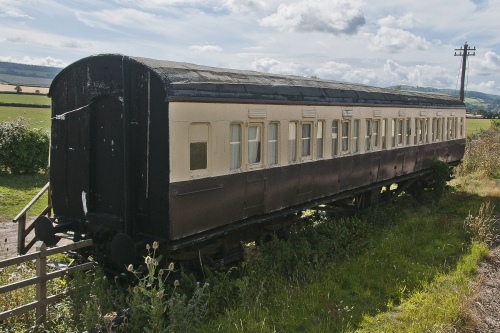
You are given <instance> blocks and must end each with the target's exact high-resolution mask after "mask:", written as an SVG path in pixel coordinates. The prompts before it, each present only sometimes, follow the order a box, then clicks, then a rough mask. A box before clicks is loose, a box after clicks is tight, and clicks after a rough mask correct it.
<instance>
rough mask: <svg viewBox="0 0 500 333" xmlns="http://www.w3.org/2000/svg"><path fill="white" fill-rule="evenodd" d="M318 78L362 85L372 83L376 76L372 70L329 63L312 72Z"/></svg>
mask: <svg viewBox="0 0 500 333" xmlns="http://www.w3.org/2000/svg"><path fill="white" fill-rule="evenodd" d="M314 74H315V75H316V76H318V77H321V78H324V79H328V80H338V81H344V82H356V83H363V84H370V83H373V82H374V81H375V80H376V78H377V75H376V73H375V71H374V70H371V69H366V68H354V67H353V66H351V65H349V64H346V63H338V62H334V61H329V62H326V63H323V64H321V65H320V67H319V68H317V69H315V70H314Z"/></svg>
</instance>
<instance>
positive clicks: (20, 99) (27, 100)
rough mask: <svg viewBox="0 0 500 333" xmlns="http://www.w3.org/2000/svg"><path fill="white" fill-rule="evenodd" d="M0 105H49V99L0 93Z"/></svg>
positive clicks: (39, 96)
mask: <svg viewBox="0 0 500 333" xmlns="http://www.w3.org/2000/svg"><path fill="white" fill-rule="evenodd" d="M0 103H21V104H40V105H50V98H49V97H47V96H46V95H43V94H40V95H26V94H23V93H20V94H2V93H0Z"/></svg>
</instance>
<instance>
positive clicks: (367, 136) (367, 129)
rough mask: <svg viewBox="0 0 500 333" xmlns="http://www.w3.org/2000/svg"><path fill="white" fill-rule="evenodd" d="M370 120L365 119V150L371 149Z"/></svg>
mask: <svg viewBox="0 0 500 333" xmlns="http://www.w3.org/2000/svg"><path fill="white" fill-rule="evenodd" d="M372 130H373V128H372V120H371V119H365V151H366V152H369V151H372Z"/></svg>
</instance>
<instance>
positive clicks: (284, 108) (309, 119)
mask: <svg viewBox="0 0 500 333" xmlns="http://www.w3.org/2000/svg"><path fill="white" fill-rule="evenodd" d="M415 117H416V118H426V119H432V118H433V117H444V118H446V117H465V110H464V109H438V110H437V109H430V108H398V107H361V106H355V107H346V106H304V105H252V104H227V103H189V102H172V103H170V104H169V127H170V132H169V133H170V181H171V182H178V181H185V180H190V179H196V178H204V177H214V176H221V175H226V174H229V173H235V172H245V171H250V170H256V169H262V168H267V167H276V166H284V165H288V164H290V162H289V152H288V150H289V123H290V122H296V123H297V126H298V127H297V154H298V155H299V157H298V158H297V161H296V162H291V163H305V162H309V161H313V160H317V159H327V158H332V140H331V138H332V121H333V120H341V121H350V126H351V134H352V120H354V119H359V120H360V122H359V128H358V131H359V142H360V149H359V152H358V153H363V152H365V147H364V141H363V140H364V139H365V133H366V131H367V129H366V121H365V120H366V119H375V120H377V119H380V120H381V119H401V118H403V119H408V118H415ZM318 121H323V125H324V128H323V138H324V140H323V156H322V157H318V156H316V149H317V142H316V134H317V132H318V129H317V124H318ZM270 122H273V123H277V124H278V143H277V145H278V147H277V149H278V163H277V164H276V165H274V166H268V163H267V150H268V132H267V130H268V127H269V123H270ZM443 123H446V122H445V121H443ZM231 124H240V125H241V142H242V144H241V157H242V158H241V167H240V168H238V169H237V170H230V165H231V161H230V152H229V150H230V126H231ZM303 124H311V125H312V126H311V127H312V133H311V151H312V153H311V156H308V157H307V158H302V157H301V156H300V152H301V150H300V149H301V144H302V143H301V139H302V138H301V134H302V133H301V128H302V127H301V126H302V125H303ZM410 124H411V133H412V134H413V133H415V121H413V119H412V121H411V122H410ZM388 125H390V122H388ZM249 127H254V128H255V127H258V128H260V129H261V131H262V133H261V140H262V142H261V150H262V151H261V155H262V160H261V161H260V162H259V163H256V164H250V163H248V153H249V152H248V149H249V148H248V145H247V144H244V143H245V141H246V140H247V138H248V135H249ZM388 127H389V126H388ZM390 134H391V132H390V128H387V136H386V140H387V142H388V144H387V145H386V147H387V149H391V148H393V147H392V146H391V145H390V142H389V141H390V140H391V138H390ZM427 135H430V133H427ZM205 137H208V138H206V139H205ZM379 137H380V138H379V140H381V137H382V136H381V135H380V136H379ZM339 140H340V138H339ZM205 141H206V144H205ZM413 144H414V140H413V139H412V140H410V145H413ZM192 146H194V147H198V148H200V149H206V162H205V161H203V162H201V163H199V165H201V166H199V168H198V169H197V170H194V171H193V170H191V168H192V166H193V164H192V163H194V162H193V161H190V158H191V157H192V156H191V155H190V148H192ZM381 147H382V145H381V143H380V145H379V148H375V149H373V147H372V149H373V150H377V149H381ZM350 153H352V152H348V154H350ZM342 155H345V153H344V154H342V153H341V154H340V155H339V156H342ZM205 164H206V168H204V167H205Z"/></svg>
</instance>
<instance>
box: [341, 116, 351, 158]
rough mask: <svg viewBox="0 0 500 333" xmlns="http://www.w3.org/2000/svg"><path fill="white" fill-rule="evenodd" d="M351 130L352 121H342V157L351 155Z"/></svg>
mask: <svg viewBox="0 0 500 333" xmlns="http://www.w3.org/2000/svg"><path fill="white" fill-rule="evenodd" d="M350 128H351V121H350V120H342V121H341V129H340V138H341V144H340V152H341V154H342V155H345V154H349V153H350V152H351V145H350ZM344 129H346V130H344ZM345 132H346V133H345Z"/></svg>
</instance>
